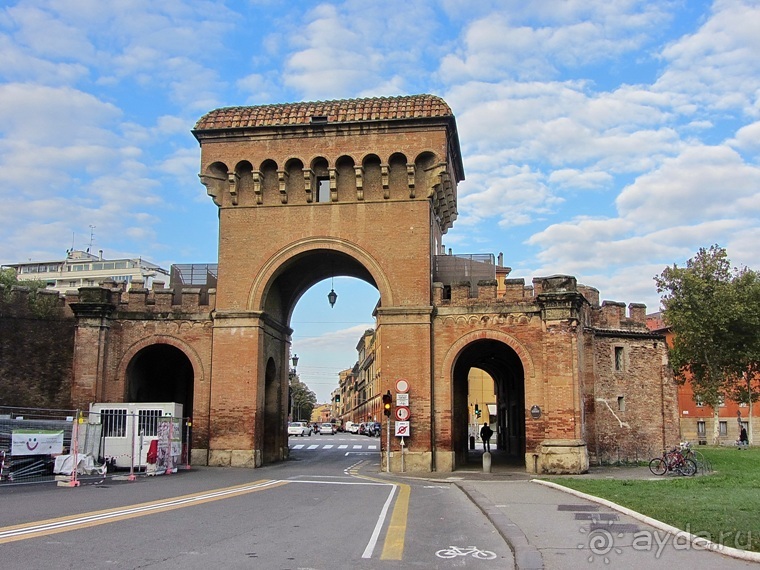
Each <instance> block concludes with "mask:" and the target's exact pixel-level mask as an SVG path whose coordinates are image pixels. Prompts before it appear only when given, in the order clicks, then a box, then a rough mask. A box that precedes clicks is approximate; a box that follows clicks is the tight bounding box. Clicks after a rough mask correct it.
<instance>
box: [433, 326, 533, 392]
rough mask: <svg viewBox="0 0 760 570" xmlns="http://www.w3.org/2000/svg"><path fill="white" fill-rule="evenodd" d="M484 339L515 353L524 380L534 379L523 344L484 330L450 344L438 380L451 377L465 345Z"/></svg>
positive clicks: (530, 359)
mask: <svg viewBox="0 0 760 570" xmlns="http://www.w3.org/2000/svg"><path fill="white" fill-rule="evenodd" d="M484 339H486V340H496V341H499V342H503V343H504V344H506V345H507V346H509V347H510V348H511V349H512V350H514V351H515V353H516V354H517V357H518V358H519V359H520V362H521V363H522V366H523V372H524V374H525V379H526V380H528V379H534V378H535V377H536V368H535V364H534V362H533V358H532V357H531V355H530V353H529V352H528V349H527V348H525V345H524V344H522V343H521V342H520V341H519V340H517V339H516V338H515V337H513V336H512V335H509V334H507V333H504V332H501V331H494V330H486V331H472V332H469V333H467V334H464V335H462V336H461V337H459V338H458V339H457V340H456V341H454V342H453V343H452V344H451V346H450V347H449V349H448V350H447V351H446V354H445V356H444V358H443V362H442V364H441V369H440V371H439V378H442V379H445V378H449V377H450V376H451V374H452V373H453V371H454V364H455V363H456V360H457V357H458V356H459V355H460V354H461V353H462V350H464V348H465V347H466V346H467V345H469V344H471V343H473V342H475V341H477V340H484Z"/></svg>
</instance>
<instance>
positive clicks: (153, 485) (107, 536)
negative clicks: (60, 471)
mask: <svg viewBox="0 0 760 570" xmlns="http://www.w3.org/2000/svg"><path fill="white" fill-rule="evenodd" d="M289 443H290V447H291V458H290V460H289V461H287V462H283V463H281V464H278V465H274V466H269V467H265V468H262V469H232V468H230V469H219V468H194V469H192V470H190V471H184V472H180V473H177V474H174V475H169V476H163V477H156V478H142V477H141V478H140V479H139V480H138V481H136V482H126V481H111V480H107V481H105V482H104V483H102V484H100V485H86V486H82V487H80V488H76V489H73V488H53V487H50V486H38V487H34V486H31V487H14V488H6V489H2V490H0V493H1V494H2V495H1V496H2V505H3V508H2V509H0V527H1V528H0V544H2V546H1V547H0V548H1V549H2V567H3V568H4V569H6V568H24V569H29V568H44V567H50V568H53V567H55V568H76V569H80V568H120V569H121V568H152V567H161V568H183V569H194V568H199V569H200V568H204V569H207V568H210V567H211V568H213V567H214V566H215V565H216V566H217V567H219V568H267V569H269V568H278V569H299V568H310V569H330V570H334V569H343V568H346V569H349V568H351V569H354V568H462V567H468V568H500V569H503V568H512V567H513V561H512V553H511V552H510V550H509V547H508V546H507V545H506V543H505V542H504V541H503V540H502V538H501V536H500V535H499V534H498V533H497V532H496V531H495V529H494V528H493V526H492V525H491V524H490V523H489V522H488V520H487V519H486V517H485V516H484V515H483V514H482V513H481V512H480V511H479V510H478V509H477V507H475V506H474V505H473V504H472V503H471V502H470V501H469V500H468V499H467V498H466V497H465V496H464V494H463V493H462V492H461V491H460V490H459V489H458V488H457V487H455V486H454V485H451V484H448V483H446V482H445V481H436V482H428V481H425V480H411V479H404V478H402V477H398V476H391V477H386V476H385V475H382V474H378V469H379V463H380V452H379V448H380V442H379V439H378V438H369V437H365V436H359V435H352V434H343V433H339V434H336V435H334V436H329V435H326V436H320V435H313V436H311V437H291V438H290V442H289ZM96 511H97V512H96ZM83 514H87V515H88V516H87V518H86V519H84V520H77V519H82V517H81V515H83ZM53 519H55V520H53ZM42 522H44V523H46V524H44V525H42ZM31 523H35V524H36V525H37V526H36V527H35V528H32V524H31ZM62 526H63V527H64V528H66V529H71V530H65V531H64V532H57V531H59V530H60V528H61V527H62ZM9 527H13V528H9ZM451 547H456V548H453V549H452V548H451ZM468 547H474V548H470V549H468Z"/></svg>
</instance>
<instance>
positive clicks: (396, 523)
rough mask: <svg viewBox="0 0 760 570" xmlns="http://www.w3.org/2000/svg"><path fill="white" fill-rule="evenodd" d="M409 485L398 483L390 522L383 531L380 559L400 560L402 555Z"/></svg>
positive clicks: (407, 514)
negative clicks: (383, 537)
mask: <svg viewBox="0 0 760 570" xmlns="http://www.w3.org/2000/svg"><path fill="white" fill-rule="evenodd" d="M410 492H411V488H410V487H409V485H404V484H403V483H399V492H398V498H397V499H396V504H395V505H394V506H393V513H392V514H391V522H390V524H389V525H388V531H387V532H386V533H385V544H384V545H383V553H382V554H381V555H380V560H401V559H402V558H403V557H404V541H405V539H406V523H407V519H408V517H409V495H410Z"/></svg>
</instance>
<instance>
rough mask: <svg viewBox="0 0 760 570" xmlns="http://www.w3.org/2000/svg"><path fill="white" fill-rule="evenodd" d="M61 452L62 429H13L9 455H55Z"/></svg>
mask: <svg viewBox="0 0 760 570" xmlns="http://www.w3.org/2000/svg"><path fill="white" fill-rule="evenodd" d="M59 453H63V430H44V429H14V430H13V431H12V433H11V455H56V454H59Z"/></svg>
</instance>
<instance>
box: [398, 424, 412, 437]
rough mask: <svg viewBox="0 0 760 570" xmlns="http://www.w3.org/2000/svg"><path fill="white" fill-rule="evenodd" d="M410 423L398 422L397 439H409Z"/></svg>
mask: <svg viewBox="0 0 760 570" xmlns="http://www.w3.org/2000/svg"><path fill="white" fill-rule="evenodd" d="M409 435H410V428H409V422H396V437H409Z"/></svg>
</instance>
